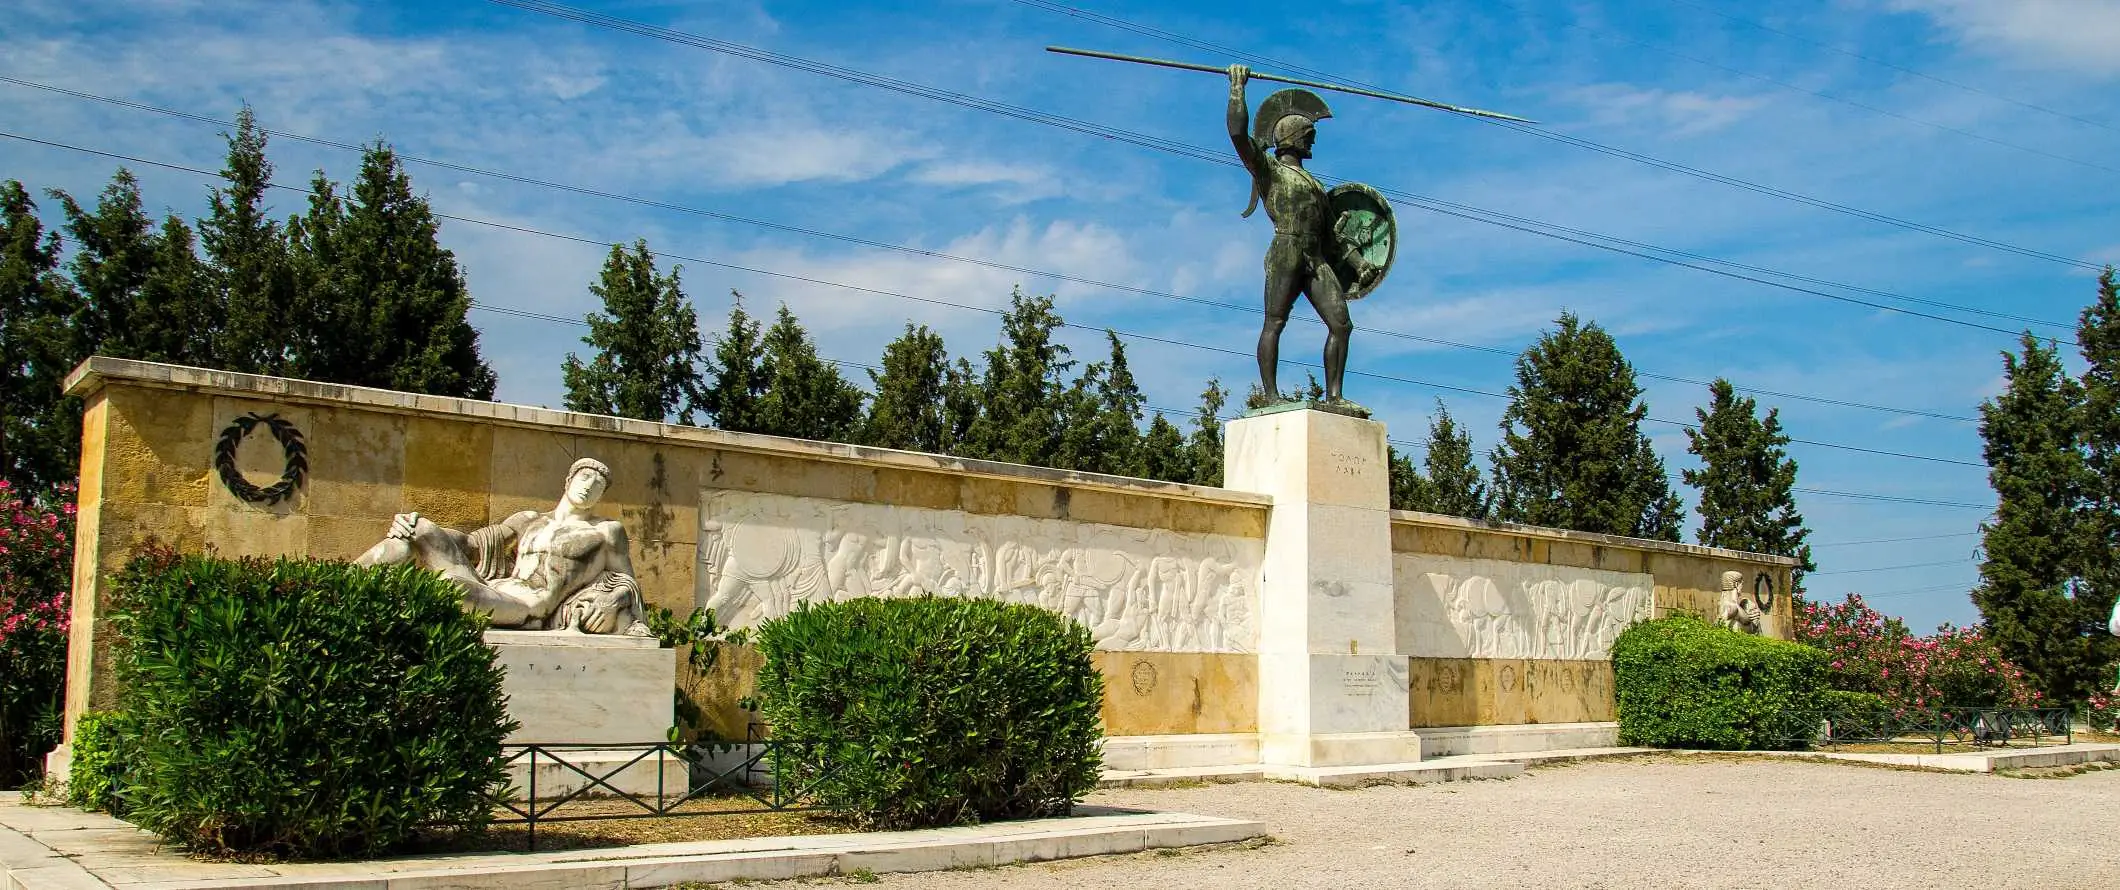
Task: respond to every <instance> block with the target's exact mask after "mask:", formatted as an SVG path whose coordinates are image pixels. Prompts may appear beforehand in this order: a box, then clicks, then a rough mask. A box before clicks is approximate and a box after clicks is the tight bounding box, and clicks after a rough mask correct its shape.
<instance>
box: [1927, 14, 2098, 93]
mask: <svg viewBox="0 0 2120 890" xmlns="http://www.w3.org/2000/svg"><path fill="white" fill-rule="evenodd" d="M1888 2H1889V8H1891V9H1894V10H1897V11H1901V12H1919V13H1923V14H1926V15H1928V16H1929V17H1931V18H1933V19H1935V20H1936V22H1937V23H1938V24H1940V25H1942V26H1944V27H1945V28H1948V29H1950V30H1952V31H1955V32H1957V34H1958V36H1959V40H1960V42H1961V43H1963V44H1965V45H1967V46H1970V47H1973V48H1976V49H1981V50H2002V51H2005V52H2007V53H2008V54H2010V55H2012V56H2014V57H2016V58H2017V59H2019V60H2022V61H2026V62H2030V63H2033V64H2035V65H2040V66H2044V67H2054V68H2066V69H2071V70H2076V71H2083V72H2091V73H2097V74H2104V75H2111V74H2120V53H2116V52H2114V49H2113V48H2114V47H2115V46H2120V4H2115V3H2113V2H2111V0H1888Z"/></svg>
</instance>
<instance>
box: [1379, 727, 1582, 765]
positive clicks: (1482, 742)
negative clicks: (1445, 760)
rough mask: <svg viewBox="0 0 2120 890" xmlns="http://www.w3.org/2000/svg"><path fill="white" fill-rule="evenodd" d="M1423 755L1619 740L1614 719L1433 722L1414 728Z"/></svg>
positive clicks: (1552, 747) (1562, 746)
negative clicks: (1503, 723)
mask: <svg viewBox="0 0 2120 890" xmlns="http://www.w3.org/2000/svg"><path fill="white" fill-rule="evenodd" d="M1414 735H1417V736H1420V737H1421V757H1422V759H1432V758H1436V757H1457V756H1461V755H1467V754H1525V753H1532V752H1537V751H1562V750H1572V749H1577V748H1610V747H1613V746H1615V745H1618V744H1619V724H1617V723H1609V722H1607V723H1545V724H1529V725H1520V726H1436V727H1429V728H1427V729H1417V730H1414Z"/></svg>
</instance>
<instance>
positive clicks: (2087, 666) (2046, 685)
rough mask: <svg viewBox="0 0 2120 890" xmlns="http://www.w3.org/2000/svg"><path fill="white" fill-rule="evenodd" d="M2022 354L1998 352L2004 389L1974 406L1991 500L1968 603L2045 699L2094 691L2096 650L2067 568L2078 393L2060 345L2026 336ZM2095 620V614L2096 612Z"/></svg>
mask: <svg viewBox="0 0 2120 890" xmlns="http://www.w3.org/2000/svg"><path fill="white" fill-rule="evenodd" d="M2021 345H2022V349H2023V352H2022V353H2021V354H2016V355H2012V354H2009V353H2004V354H2003V357H2002V368H2003V375H2004V378H2005V380H2006V382H2007V386H2006V388H2005V389H2004V390H2003V392H2002V394H2001V395H1999V396H1997V397H1995V398H1994V399H1991V400H1989V401H1987V402H1983V403H1982V404H1981V406H1980V437H1981V440H1982V442H1983V447H1982V455H1983V456H1984V457H1985V458H1986V460H1987V464H1988V482H1989V484H1990V485H1992V486H1993V487H1994V489H1995V495H1996V499H1997V504H1996V507H1995V516H1994V519H1993V520H1992V521H1991V522H1988V523H1985V524H1983V525H1982V526H1981V532H1982V538H1983V541H1982V545H1981V549H1982V550H1983V551H1984V552H1985V553H1986V559H1985V560H1984V561H1982V562H1981V564H1980V584H1979V586H1978V587H1976V588H1975V589H1974V591H1973V603H1974V605H1976V606H1978V607H1979V608H1980V615H1981V619H1982V622H1983V624H1984V625H1985V627H1986V630H1987V633H1988V636H1989V637H1991V638H1992V639H1994V641H1995V643H1996V645H1997V646H1998V647H2000V648H2001V650H2002V653H2003V655H2005V656H2006V657H2008V658H2009V659H2010V660H2011V661H2013V662H2015V663H2016V664H2017V665H2018V666H2019V667H2022V668H2024V670H2025V671H2026V673H2028V674H2030V675H2031V678H2032V681H2033V683H2034V685H2035V687H2036V688H2037V689H2038V690H2039V691H2040V692H2041V693H2042V694H2044V695H2045V696H2046V697H2047V698H2048V699H2049V700H2051V701H2056V702H2070V701H2078V700H2081V699H2082V698H2083V697H2084V696H2086V695H2088V694H2089V693H2090V692H2092V691H2094V684H2095V683H2096V680H2097V678H2096V676H2095V674H2096V668H2098V667H2099V666H2101V664H2102V662H2100V661H2097V660H2096V657H2095V656H2096V653H2097V651H2098V650H2099V649H2100V648H2102V647H2100V646H2097V645H2094V643H2093V641H2092V640H2091V639H2089V638H2088V635H2087V634H2086V633H2085V632H2084V631H2085V627H2084V625H2085V622H2086V620H2087V619H2089V618H2092V617H2094V616H2089V615H2086V614H2085V610H2084V609H2082V608H2081V605H2082V604H2081V603H2079V602H2078V601H2076V600H2073V599H2072V598H2071V596H2070V594H2071V592H2072V590H2073V589H2075V588H2077V579H2076V578H2075V572H2074V570H2075V568H2076V566H2077V563H2078V556H2079V548H2080V547H2081V540H2082V539H2081V537H2080V535H2081V528H2080V522H2079V519H2080V518H2081V517H2080V513H2079V511H2080V509H2081V504H2082V502H2083V494H2084V487H2085V483H2086V482H2087V481H2089V478H2088V476H2087V474H2086V473H2085V468H2084V460H2083V453H2082V451H2081V450H2080V442H2081V438H2082V437H2081V436H2080V434H2079V433H2078V431H2077V430H2076V428H2075V427H2076V421H2077V419H2078V418H2080V417H2081V414H2080V413H2079V412H2080V410H2081V408H2082V405H2083V404H2084V401H2085V400H2084V394H2083V392H2082V389H2081V387H2080V386H2078V385H2077V383H2076V381H2075V380H2073V379H2071V378H2070V377H2069V376H2068V374H2067V373H2066V372H2065V371H2064V369H2063V368H2062V366H2061V358H2060V355H2059V350H2058V349H2056V348H2055V347H2054V346H2052V345H2045V346H2042V345H2040V343H2039V341H2038V340H2037V339H2035V338H2033V337H2032V336H2031V334H2030V333H2029V332H2027V333H2026V334H2025V335H2024V338H2023V340H2022V344H2021ZM2095 617H2096V618H2103V617H2104V616H2103V615H2098V616H2095Z"/></svg>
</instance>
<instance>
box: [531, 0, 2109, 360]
mask: <svg viewBox="0 0 2120 890" xmlns="http://www.w3.org/2000/svg"><path fill="white" fill-rule="evenodd" d="M490 2H493V3H496V4H499V5H502V6H509V7H514V8H517V9H522V10H526V11H530V12H536V13H540V14H544V15H549V16H553V17H555V18H562V19H566V20H569V21H574V22H578V23H581V24H586V25H591V26H595V27H601V28H607V29H611V30H617V31H624V32H627V33H632V34H637V35H641V36H645V37H650V38H653V39H657V40H663V41H667V42H671V43H677V44H680V45H684V46H691V47H694V48H698V49H705V50H708V51H711V52H718V53H725V54H728V55H734V56H737V57H739V58H744V59H751V60H754V61H761V62H766V63H768V64H772V65H779V66H782V67H787V68H793V69H795V70H800V71H805V72H808V73H813V74H819V75H822V76H826V77H832V78H836V79H840V80H845V81H848V82H850V83H856V84H861V85H864V86H873V87H877V88H880V89H886V90H891V91H894V92H899V93H903V94H906V95H911V96H917V97H920V98H926V99H933V100H935V101H939V102H945V103H948V104H952V105H958V106H961V107H965V108H971V109H974V110H978V111H985V112H988V113H992V114H999V115H1002V116H1005V117H1011V118H1015V119H1018V120H1023V121H1028V122H1031V123H1037V124H1043V125H1046V126H1052V127H1057V128H1059V129H1063V130H1068V131H1071V132H1077V133H1083V134H1087V135H1092V136H1097V137H1100V138H1104V139H1110V140H1113V141H1118V142H1126V143H1129V144H1133V145H1139V146H1142V147H1144V148H1152V149H1155V150H1158V151H1164V152H1169V153H1172V154H1176V155H1179V156H1182V157H1188V158H1192V159H1195V160H1203V161H1207V162H1208V163H1213V164H1218V165H1221V166H1228V167H1237V166H1240V164H1239V163H1238V161H1237V160H1236V159H1235V158H1232V157H1229V153H1228V152H1226V151H1219V150H1213V149H1206V148H1202V147H1199V146H1193V145H1188V144H1185V143H1180V142H1176V141H1173V140H1168V139H1163V138H1160V137H1155V136H1149V135H1146V134H1142V133H1137V132H1133V131H1130V130H1122V129H1118V128H1115V127H1108V126H1104V125H1101V124H1095V123H1091V122H1089V121H1084V120H1081V119H1078V118H1072V117H1067V116H1065V115H1057V114H1051V113H1048V112H1042V111H1037V110H1034V109H1029V108H1025V107H1023V106H1019V105H1011V104H1009V103H1005V102H998V101H994V100H990V99H984V98H980V97H977V96H971V95H968V94H964V93H957V92H952V91H949V90H943V89H939V88H936V87H930V86H926V85H923V84H917V83H912V82H910V81H903V80H898V79H896V78H889V77H883V76H881V75H875V74H869V73H867V72H862V71H858V70H855V69H851V68H843V67H840V66H836V65H829V64H826V63H822V62H815V61H812V60H809V59H803V58H800V57H797V56H789V55H786V54H783V53H774V52H770V51H767V50H761V49H757V48H754V47H749V46H744V45H742V44H737V43H731V42H729V41H725V40H718V39H715V38H711V37H702V36H699V35H696V34H690V33H687V32H683V31H676V30H673V29H669V28H662V27H658V26H655V25H647V24H643V23H640V22H635V21H632V20H629V19H621V18H617V17H615V16H608V15H603V14H601V13H594V12H588V11H584V10H579V9H575V8H573V7H569V6H563V5H560V4H557V3H550V2H544V0H490ZM1321 178H1323V179H1326V180H1327V181H1337V180H1333V179H1332V178H1330V177H1321ZM1373 187H1374V188H1376V190H1377V191H1378V192H1381V193H1383V194H1386V195H1390V196H1392V197H1395V198H1398V199H1400V200H1401V201H1403V202H1405V203H1408V204H1412V205H1414V206H1417V207H1420V208H1422V209H1424V210H1428V211H1431V212H1434V213H1440V214H1443V215H1446V216H1455V217H1459V218H1463V219H1467V220H1472V221H1474V222H1482V223H1486V224H1488V225H1494V226H1500V227H1502V228H1506V229H1514V230H1516V231H1521V232H1525V233H1527V234H1533V235H1540V236H1543V237H1547V238H1552V239H1556V240H1560V241H1567V242H1570V243H1574V244H1580V245H1583V246H1586V247H1595V248H1598V249H1601V250H1606V251H1611V252H1614V253H1620V254H1626V255H1629V256H1635V257H1640V258H1642V259H1647V260H1653V261H1655V262H1660V263H1665V264H1667V265H1672V266H1679V267H1683V268H1688V269H1694V270H1697V271H1701V272H1707V273H1709V274H1712V275H1720V276H1723V277H1725V278H1731V279H1735V280H1738V281H1749V282H1752V283H1755V284H1762V285H1766V286H1768V287H1776V288H1780V289H1783V290H1787V291H1791V292H1794V293H1801V294H1808V295H1811V296H1817V297H1823V298H1826V299H1829V300H1837V301H1840V302H1845V303H1850V304H1853V305H1858V306H1864V307H1867V308H1871V309H1878V310H1882V311H1886V312H1896V313H1900V314H1903V315H1911V316H1914V317H1917V318H1926V319H1930V320H1932V321H1940V322H1944V323H1946V324H1955V325H1960V326H1964V327H1970V328H1975V329H1979V330H1985V331H1990V332H1994V333H1998V334H2004V335H2007V336H2010V337H2016V336H2018V334H2019V333H2020V332H2019V331H2015V330H2010V329H2008V328H2000V327H1995V326H1993V325H1986V324H1980V323H1978V322H1971V321H1966V320H1964V319H1959V318H1951V317H1948V316H1942V315H1935V314H1932V313H1926V312H1920V311H1916V310H1913V309H1908V308H1906V307H1904V306H1893V305H1889V304H1884V303H1877V302H1873V301H1870V300H1863V299H1857V298H1854V297H1849V296H1845V295H1842V294H1835V293H1829V292H1826V291H1820V290H1814V289H1812V288H1807V287H1800V286H1797V285H1792V284H1788V283H1785V282H1781V281H1772V280H1768V279H1765V278H1760V277H1757V275H1756V274H1745V273H1747V272H1751V273H1757V274H1766V275H1774V276H1778V277H1783V278H1788V279H1791V280H1796V281H1812V282H1819V283H1821V284H1822V285H1824V286H1835V287H1844V288H1846V289H1848V290H1854V291H1866V290H1868V289H1866V288H1860V287H1856V286H1852V285H1839V284H1835V283H1831V282H1822V280H1820V279H1808V278H1806V277H1804V276H1800V275H1795V274H1793V273H1785V272H1777V271H1774V270H1771V269H1763V268H1761V267H1756V266H1748V265H1746V264H1743V263H1736V262H1731V261H1727V260H1719V259H1715V258H1712V257H1705V256H1702V255H1699V254H1693V253H1689V252H1687V251H1681V250H1676V249H1672V248H1664V247H1656V246H1654V245H1648V244H1643V243H1641V242H1635V241H1629V240H1627V239H1623V238H1618V237H1614V236H1610V235H1601V234H1597V233H1594V232H1588V231H1585V230H1581V229H1573V228H1570V227H1567V226H1561V225H1556V224H1553V223H1546V222H1541V221H1538V220H1533V219H1529V218H1526V217H1517V216H1512V215H1510V214H1505V213H1501V212H1499V211H1492V210H1486V209H1484V208H1478V207H1473V206H1471V205H1466V204H1457V203H1455V202H1450V201H1444V200H1441V199H1438V198H1432V197H1429V196H1426V195H1420V194H1416V193H1413V192H1408V191H1404V190H1401V189H1396V188H1389V187H1384V186H1373ZM1607 242H1609V243H1607ZM1651 251H1654V252H1651ZM1659 254H1669V255H1670V256H1663V255H1659ZM1673 257H1680V258H1682V259H1673ZM1688 259H1691V260H1698V261H1699V262H1688V261H1687V260H1688ZM1702 262H1705V263H1713V264H1715V265H1716V266H1726V267H1728V268H1715V267H1713V266H1707V265H1701V264H1700V263H1702ZM1732 269H1735V270H1739V271H1731V270H1732ZM1893 298H1895V299H1901V300H1905V301H1907V302H1911V303H1918V304H1930V305H1936V306H1939V307H1942V308H1948V309H1950V310H1952V311H1957V312H1965V313H1970V314H1976V315H1985V316H1993V317H2012V316H2007V315H2006V314H2004V313H1999V312H1995V311H1992V310H1986V309H1976V308H1973V307H1968V306H1958V305H1953V304H1948V303H1939V302H1937V301H1933V300H1921V299H1917V298H1913V297H1903V296H1898V295H1893ZM2035 323H2038V324H2050V325H2053V326H2057V327H2068V325H2065V324H2061V323H2059V322H2043V321H2041V322H2035Z"/></svg>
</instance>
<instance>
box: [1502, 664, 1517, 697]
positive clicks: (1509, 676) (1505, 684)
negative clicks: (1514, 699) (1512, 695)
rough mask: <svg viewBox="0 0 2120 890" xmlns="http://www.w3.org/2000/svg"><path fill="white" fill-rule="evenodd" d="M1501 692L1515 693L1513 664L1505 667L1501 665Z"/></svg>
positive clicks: (1514, 666) (1514, 668)
mask: <svg viewBox="0 0 2120 890" xmlns="http://www.w3.org/2000/svg"><path fill="white" fill-rule="evenodd" d="M1502 691H1503V692H1515V691H1516V665H1513V664H1505V665H1502Z"/></svg>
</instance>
